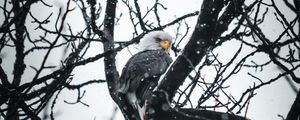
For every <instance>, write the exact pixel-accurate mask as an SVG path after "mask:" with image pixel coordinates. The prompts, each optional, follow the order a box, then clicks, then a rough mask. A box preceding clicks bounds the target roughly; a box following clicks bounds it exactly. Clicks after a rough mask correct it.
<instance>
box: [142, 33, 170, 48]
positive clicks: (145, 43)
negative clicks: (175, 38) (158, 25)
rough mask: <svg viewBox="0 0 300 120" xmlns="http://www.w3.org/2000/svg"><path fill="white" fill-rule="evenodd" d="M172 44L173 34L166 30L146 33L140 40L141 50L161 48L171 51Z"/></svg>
mask: <svg viewBox="0 0 300 120" xmlns="http://www.w3.org/2000/svg"><path fill="white" fill-rule="evenodd" d="M171 44H172V36H171V35H170V34H168V33H166V32H164V31H153V32H150V33H148V34H146V35H145V36H144V37H143V38H142V39H141V41H140V43H139V46H140V51H145V50H159V49H162V50H164V51H165V52H167V53H168V52H169V50H170V46H171Z"/></svg>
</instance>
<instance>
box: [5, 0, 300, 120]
mask: <svg viewBox="0 0 300 120" xmlns="http://www.w3.org/2000/svg"><path fill="white" fill-rule="evenodd" d="M141 2H142V1H138V0H134V1H129V0H121V1H117V0H107V1H106V3H104V2H102V1H101V2H100V1H96V0H87V1H84V0H73V1H72V0H68V1H67V2H66V3H65V4H62V5H61V6H60V8H59V11H58V14H57V15H55V14H54V13H53V12H51V13H49V14H48V15H47V16H46V17H38V15H37V14H34V10H32V8H33V7H34V5H39V6H43V7H48V8H53V7H54V6H53V5H52V4H49V3H47V2H46V1H43V0H38V1H35V0H27V1H17V0H11V1H10V0H4V1H2V2H1V13H2V14H1V16H3V18H0V20H1V26H0V33H1V34H0V35H1V41H0V45H1V46H0V53H1V63H2V64H1V67H0V78H1V84H0V106H1V109H0V113H1V117H2V118H5V119H20V118H21V119H23V118H24V119H28V118H31V119H41V117H40V116H39V115H40V114H41V112H42V111H43V110H44V109H45V108H47V106H49V105H47V104H50V105H51V106H50V108H51V112H50V113H47V114H50V118H51V119H54V113H53V107H54V106H55V102H56V100H57V98H58V95H59V94H60V92H61V91H62V90H65V89H75V90H77V91H78V99H77V101H76V102H75V103H82V104H85V103H83V102H82V101H81V99H82V97H83V96H84V93H85V92H83V93H81V92H82V90H81V89H82V87H84V86H88V85H91V84H97V83H106V84H107V86H108V89H109V93H110V95H111V98H112V99H113V100H114V101H115V102H116V103H117V105H118V107H119V108H120V110H121V111H122V113H123V115H124V117H125V118H126V119H138V117H136V116H137V115H135V110H134V109H133V108H131V107H130V106H129V105H128V104H129V103H128V102H127V100H126V98H125V97H124V96H122V95H121V94H119V93H118V92H117V91H116V82H117V81H118V78H119V73H118V71H117V69H116V55H117V54H118V53H119V52H120V51H121V50H123V49H124V48H127V47H129V46H131V45H133V44H136V43H138V42H139V40H140V39H141V38H142V37H143V36H144V35H145V34H147V33H149V32H151V31H155V30H164V29H168V28H170V27H172V26H176V27H177V28H178V29H176V30H177V31H176V32H175V33H176V35H175V36H174V37H175V39H174V41H175V43H174V44H173V46H172V52H173V53H174V55H175V56H176V60H174V62H173V64H172V65H171V67H170V69H169V70H168V71H167V72H166V74H165V75H164V76H162V78H161V82H160V84H159V85H158V87H157V89H156V90H155V91H154V92H153V97H151V98H150V99H149V107H148V109H147V116H146V117H147V118H148V119H193V120H194V119H195V120H208V119H245V118H246V117H247V116H246V114H247V109H248V106H249V105H251V104H250V100H251V98H253V97H254V96H255V95H256V91H257V90H258V89H260V88H262V87H267V86H268V85H270V84H271V83H274V82H277V81H279V80H282V79H286V80H287V81H288V82H290V85H291V88H294V89H296V90H295V92H296V93H297V92H298V90H297V88H296V87H294V82H295V83H299V82H300V78H299V76H298V75H297V74H299V66H300V64H299V62H300V61H299V59H300V56H299V48H300V47H299V46H300V44H299V34H300V30H299V22H300V19H299V15H298V14H299V13H298V11H299V9H300V8H299V5H300V3H299V1H297V0H294V1H292V2H291V1H287V0H284V1H282V2H279V3H277V2H275V1H274V0H264V1H263V0H252V1H244V0H223V1H221V0H217V1H212V0H203V2H202V5H199V11H195V12H193V13H187V14H185V15H183V16H180V17H178V18H175V19H174V20H172V21H170V22H167V23H165V22H162V20H161V17H162V16H163V14H161V13H160V11H163V10H166V9H167V8H166V7H165V6H164V5H163V4H162V3H161V1H159V0H154V1H153V4H149V5H148V7H149V6H150V7H149V8H148V9H146V11H143V10H144V9H143V8H141V6H140V3H141ZM72 4H74V5H76V7H74V5H72ZM102 4H105V5H104V6H102ZM118 4H122V5H125V6H126V7H127V8H128V12H129V13H125V12H120V14H119V16H118V15H117V14H116V12H117V5H118ZM279 4H280V6H279ZM282 8H286V9H288V10H289V11H290V14H291V16H288V17H287V16H285V14H286V12H285V11H283V10H282ZM103 9H105V10H103ZM75 10H80V11H81V15H82V19H83V20H84V22H85V28H83V29H81V30H79V31H76V30H74V27H75V26H71V25H70V24H68V22H67V19H68V15H69V14H70V13H72V12H74V11H75ZM122 14H128V15H129V19H127V21H130V22H131V23H132V28H134V29H133V33H132V36H133V37H132V39H131V40H128V41H126V42H120V41H116V40H115V39H114V36H115V34H117V33H116V32H115V31H116V30H115V29H114V28H115V26H116V25H118V24H119V20H120V19H121V18H122ZM270 16H271V17H273V18H275V20H274V21H272V22H274V23H275V24H279V25H281V26H282V29H278V30H276V33H278V34H275V35H272V36H270V35H268V34H270V33H269V32H270V31H267V30H265V28H264V27H263V25H271V24H270V23H269V21H267V20H266V17H270ZM190 17H197V21H196V24H195V26H193V30H192V31H191V30H190V26H189V25H190V23H187V22H185V20H186V19H188V18H190ZM28 21H31V25H33V26H35V28H32V26H28V24H29V23H28ZM36 34H38V35H36ZM128 34H130V33H128ZM189 35H190V36H189ZM183 40H186V41H188V42H187V43H186V44H184V43H183V42H182V41H183ZM96 43H97V44H98V43H101V44H102V45H103V52H102V53H97V54H96V55H94V56H87V53H88V50H89V49H90V48H91V47H90V46H91V45H92V44H96ZM226 44H234V45H235V46H236V47H235V48H233V49H234V50H233V51H234V52H232V53H231V55H230V56H228V58H227V59H224V57H222V54H225V52H224V51H225V50H224V49H226V48H224V46H225V47H226ZM183 45H185V46H184V47H181V46H183ZM62 49H63V50H64V51H65V52H64V55H63V57H62V58H59V60H58V62H59V63H60V64H55V65H52V64H50V63H49V61H50V58H51V56H53V55H54V56H55V54H57V53H56V51H59V50H62ZM181 49H182V50H181ZM220 49H221V50H220ZM7 51H13V52H12V53H13V54H14V56H13V57H12V58H9V57H6V56H9V55H7V53H6V52H7ZM34 54H37V55H39V56H40V60H39V61H38V63H39V65H38V66H33V65H30V64H28V63H27V62H26V61H27V60H28V59H30V56H32V55H34ZM259 56H263V58H264V59H263V61H261V59H258V57H259ZM101 58H104V66H105V69H103V70H104V71H105V76H106V79H105V80H101V79H97V80H89V81H87V82H85V83H82V84H78V85H74V84H71V82H72V80H73V71H74V69H77V68H79V67H84V65H87V64H91V63H93V62H95V61H97V60H99V59H101ZM11 61H13V63H12V64H10V65H11V66H10V65H8V63H11ZM4 63H5V64H4ZM3 66H5V67H3ZM270 67H277V68H278V71H277V72H276V73H274V74H273V75H272V76H268V77H267V78H266V77H261V76H260V74H264V72H265V71H266V69H269V68H270ZM210 68H213V72H211V73H210V74H209V75H210V78H208V77H206V75H207V74H206V73H205V72H204V71H205V70H206V69H210ZM8 69H10V70H12V74H10V73H9V72H8V71H9V70H8ZM28 71H34V73H33V74H29V75H26V74H28ZM253 71H254V72H253ZM242 73H247V79H252V80H254V81H251V82H250V85H249V86H250V87H249V88H246V89H245V91H242V92H241V93H242V94H241V95H240V96H238V97H236V96H233V95H231V94H230V91H228V90H227V89H230V88H231V86H230V85H228V84H227V83H228V82H230V81H236V80H237V78H236V76H239V75H240V74H242ZM25 76H29V77H25ZM238 79H246V78H238ZM181 85H183V86H182V87H183V88H180V86H181ZM199 90H200V91H201V94H199ZM193 96H197V99H196V100H195V99H192V97H193ZM51 98H52V99H51ZM211 101H215V102H214V103H215V104H211ZM299 101H300V98H299V93H298V95H297V97H296V99H295V101H294V103H293V106H292V107H291V109H290V111H289V114H288V115H287V116H286V119H287V120H294V119H296V118H299V114H300V113H299V111H300V110H299ZM195 103H196V104H197V105H196V106H194V104H195ZM207 103H208V104H207ZM69 104H73V103H69ZM214 110H223V111H225V113H222V112H217V111H214ZM241 112H244V113H245V116H243V117H241V116H237V115H235V114H236V113H241Z"/></svg>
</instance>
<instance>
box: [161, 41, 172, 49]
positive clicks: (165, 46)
mask: <svg viewBox="0 0 300 120" xmlns="http://www.w3.org/2000/svg"><path fill="white" fill-rule="evenodd" d="M160 47H161V48H162V49H164V50H165V51H166V52H169V48H170V42H169V40H162V41H160Z"/></svg>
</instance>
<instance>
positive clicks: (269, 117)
mask: <svg viewBox="0 0 300 120" xmlns="http://www.w3.org/2000/svg"><path fill="white" fill-rule="evenodd" d="M1 2H2V1H1ZM48 3H49V4H54V7H53V8H43V7H40V6H39V5H34V6H33V7H32V12H33V14H34V15H37V16H39V17H41V18H44V17H46V16H47V14H49V13H51V12H55V11H56V13H57V11H58V8H59V7H60V6H61V5H63V4H64V2H62V1H55V0H52V1H49V2H48ZM162 3H163V5H164V6H165V7H167V8H168V9H167V10H165V11H162V12H161V16H160V17H161V20H162V24H163V23H167V22H170V21H172V20H173V19H174V18H176V17H180V16H182V15H184V14H187V13H191V12H195V11H198V10H199V9H200V7H201V3H202V0H186V1H183V0H175V1H174V0H164V1H162ZM149 4H153V3H152V2H150V1H149V0H140V5H141V9H142V12H145V10H146V6H147V5H149ZM72 5H73V6H75V4H72ZM102 5H104V4H102ZM279 5H280V3H279ZM103 10H104V9H103ZM282 10H283V11H287V9H285V8H282ZM79 12H80V11H79V9H75V11H74V12H72V13H71V14H70V16H69V17H68V19H67V22H68V23H69V24H70V25H71V26H72V28H73V29H74V30H75V31H79V30H82V29H83V28H85V24H84V22H83V19H82V16H81V14H80V13H79ZM120 12H123V16H122V18H121V20H120V23H119V25H117V26H116V27H115V36H114V37H115V40H116V41H127V40H130V39H131V38H132V30H133V28H132V26H131V23H130V21H129V19H128V18H129V16H128V12H127V8H126V6H125V5H124V4H123V3H122V2H121V0H119V3H118V7H117V15H120ZM142 14H143V13H142ZM289 15H290V14H289V13H288V12H286V16H287V17H288V18H292V17H293V16H289ZM0 19H1V18H0ZM196 19H197V17H192V18H188V19H187V20H186V21H187V22H188V23H189V25H190V27H191V29H190V30H191V31H192V30H193V26H194V25H195V23H196ZM274 20H275V18H274V17H271V15H270V17H267V18H266V23H267V24H263V25H262V26H263V27H264V28H263V30H264V31H266V32H265V33H267V34H266V35H267V37H270V38H272V36H273V35H274V34H277V33H276V32H280V31H277V30H278V29H282V27H281V25H280V24H276V23H274ZM29 21H30V19H29V20H28V22H27V24H28V27H32V28H34V27H35V26H30V25H29V24H30V22H29ZM268 23H274V24H272V25H270V24H268ZM174 30H175V27H170V28H168V29H166V30H165V31H167V32H169V33H170V34H171V35H173V36H174V35H175V32H174ZM32 32H38V31H32ZM278 34H279V33H278ZM187 39H188V38H186V40H187ZM185 42H186V41H185ZM235 46H236V44H225V45H224V48H223V49H222V48H219V49H220V50H219V51H222V52H221V53H224V54H220V56H223V57H224V60H226V59H229V58H226V57H227V56H230V55H232V52H234V50H235V49H234V47H235ZM136 47H138V46H136V45H132V46H130V47H129V48H128V49H124V50H123V51H121V52H120V53H119V54H118V55H117V68H118V70H119V71H121V70H122V68H123V66H124V64H125V63H126V61H127V59H129V57H130V56H131V53H136V52H137V49H136ZM225 48H226V49H225ZM231 48H232V49H231ZM9 51H11V50H9V49H8V50H6V52H9ZM129 51H130V52H131V53H130V52H129ZM101 52H102V45H101V44H100V43H93V44H91V48H90V50H89V51H88V53H87V56H86V57H88V56H94V55H96V54H99V53H101ZM59 53H62V51H58V52H57V54H56V55H55V56H52V57H51V61H50V63H51V64H60V63H59V61H58V59H59V58H60V57H57V56H62V54H59ZM40 55H41V54H37V55H32V56H31V57H30V58H31V59H28V60H27V61H26V62H27V63H29V64H32V65H37V63H36V62H35V61H39V59H40ZM8 56H9V55H8ZM13 56H14V55H13V54H11V57H13ZM172 57H173V58H174V59H175V56H174V55H173V54H172ZM264 57H265V56H261V58H259V57H258V58H257V59H259V60H261V61H264V60H265V58H264ZM8 59H9V57H8ZM4 63H5V64H4V68H5V69H6V71H7V72H9V71H11V70H12V69H11V67H10V66H12V64H13V63H11V62H10V60H7V61H4ZM276 70H277V68H275V67H274V68H267V69H266V71H265V73H262V74H261V75H260V76H261V77H262V78H266V79H267V78H273V77H274V76H275V75H276V74H275V73H276ZM30 72H33V71H27V72H25V74H27V75H25V78H28V79H29V78H30V75H31V74H30ZM209 72H210V70H209V69H207V71H206V72H203V73H207V74H206V76H207V77H213V76H209ZM73 74H74V80H73V81H72V84H78V83H83V82H86V81H87V80H92V79H105V76H104V67H103V59H101V60H98V61H96V62H94V63H91V64H87V65H85V66H84V67H78V68H77V69H75V70H74V72H73ZM272 76H273V77H272ZM9 77H11V75H10V76H9ZM247 77H249V76H246V72H245V74H241V75H240V76H237V77H236V78H235V79H241V80H240V81H234V82H229V83H227V84H228V85H230V86H231V89H230V90H231V91H230V93H231V94H232V95H236V96H239V95H241V92H242V91H244V90H245V89H246V88H248V87H249V85H251V84H249V79H244V78H247ZM245 81H248V82H245ZM84 89H85V90H86V93H85V97H84V98H83V100H82V101H83V102H85V103H87V104H88V105H89V107H86V106H84V105H82V104H76V105H68V104H65V103H64V101H65V100H66V101H68V102H75V100H76V99H77V98H76V97H77V91H69V90H66V89H65V90H63V91H62V93H61V94H60V95H59V97H60V99H58V100H57V104H56V106H55V115H56V117H57V120H65V119H73V120H82V119H85V120H90V119H94V118H95V119H97V120H109V119H110V117H111V116H112V114H113V111H114V108H115V104H114V102H113V101H112V99H111V98H110V95H109V93H108V90H107V86H106V83H103V84H95V85H91V86H88V87H85V88H84ZM256 92H257V93H258V94H257V95H256V96H255V97H254V98H253V99H252V100H251V103H250V107H249V110H248V115H247V117H249V118H251V119H253V120H281V118H279V117H278V116H277V115H278V114H280V115H283V116H286V114H287V112H288V110H289V108H290V106H291V104H292V102H293V100H294V98H295V96H296V95H295V94H294V93H293V92H292V90H291V89H290V86H289V85H288V84H287V82H286V81H285V80H283V79H282V80H280V81H277V82H275V83H272V84H271V85H269V86H266V87H262V88H261V89H259V90H258V91H256ZM242 115H243V114H242ZM122 119H123V116H122V115H121V113H120V112H119V111H118V113H117V116H116V118H115V120H122Z"/></svg>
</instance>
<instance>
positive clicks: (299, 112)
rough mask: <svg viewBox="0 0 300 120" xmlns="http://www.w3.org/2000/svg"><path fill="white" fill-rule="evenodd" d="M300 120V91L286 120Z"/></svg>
mask: <svg viewBox="0 0 300 120" xmlns="http://www.w3.org/2000/svg"><path fill="white" fill-rule="evenodd" d="M299 118H300V91H298V93H297V96H296V99H295V101H294V103H293V105H292V107H291V109H290V111H289V113H288V115H287V117H286V120H298V119H299Z"/></svg>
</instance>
